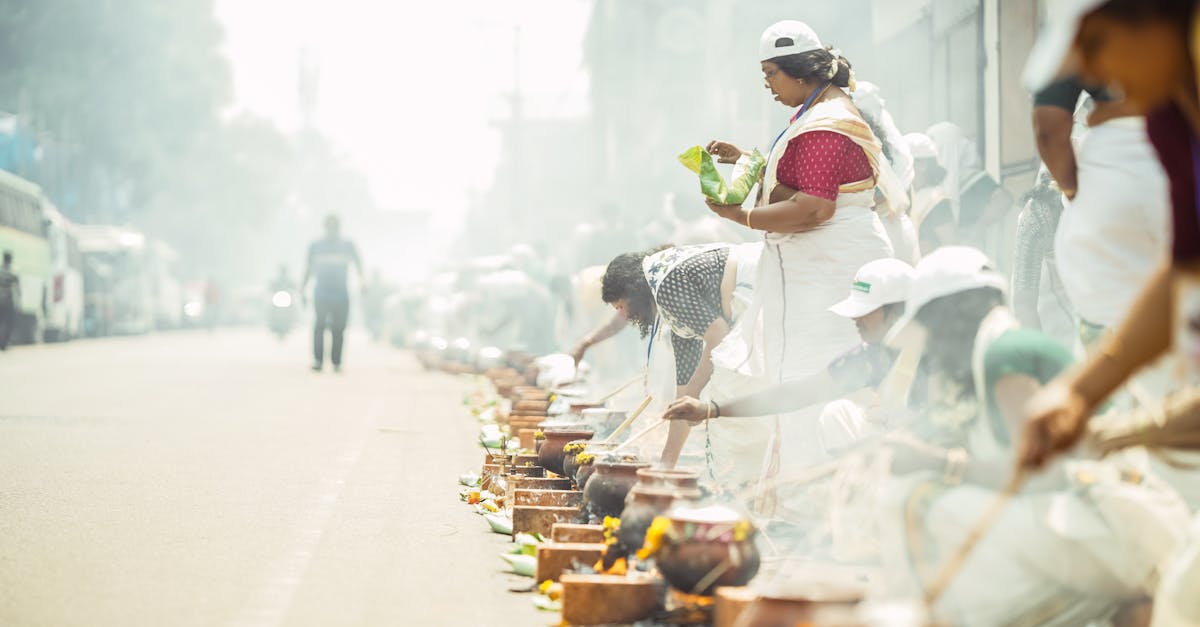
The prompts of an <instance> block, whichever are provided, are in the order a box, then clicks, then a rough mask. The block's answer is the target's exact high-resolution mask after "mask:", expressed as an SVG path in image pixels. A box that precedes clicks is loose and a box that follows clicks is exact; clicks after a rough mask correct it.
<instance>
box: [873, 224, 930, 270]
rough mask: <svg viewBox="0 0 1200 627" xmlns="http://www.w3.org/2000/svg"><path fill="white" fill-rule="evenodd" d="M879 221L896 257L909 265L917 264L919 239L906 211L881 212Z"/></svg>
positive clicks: (919, 258) (919, 247) (919, 251)
mask: <svg viewBox="0 0 1200 627" xmlns="http://www.w3.org/2000/svg"><path fill="white" fill-rule="evenodd" d="M879 222H880V223H882V224H883V230H884V231H886V232H887V236H888V240H889V241H890V242H891V243H892V250H893V252H894V254H895V255H896V259H899V260H900V261H903V262H904V263H907V264H909V265H911V266H915V265H917V262H919V261H920V260H921V241H920V237H919V236H918V235H917V227H916V225H915V224H913V221H912V218H910V217H908V214H907V213H891V214H888V215H882V214H881V215H880V216H879Z"/></svg>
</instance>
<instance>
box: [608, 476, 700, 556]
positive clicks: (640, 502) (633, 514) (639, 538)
mask: <svg viewBox="0 0 1200 627" xmlns="http://www.w3.org/2000/svg"><path fill="white" fill-rule="evenodd" d="M645 471H646V469H645V468H643V469H642V470H639V471H638V472H637V474H638V475H641V474H642V473H643V472H645ZM699 499H700V490H698V489H696V488H684V489H679V488H672V487H663V486H644V485H641V484H638V485H635V486H634V487H633V489H632V490H630V491H629V496H628V497H627V498H626V499H625V509H624V510H622V511H621V528H620V530H619V531H618V532H617V537H618V539H619V540H620V541H621V544H622V545H623V546H624V547H625V548H626V549H628V550H630V551H635V550H637V549H640V548H642V544H643V543H644V542H645V540H646V530H647V529H649V528H650V523H652V522H654V518H655V517H657V516H662V515H663V514H666V513H667V510H669V509H671V506H672V505H674V504H676V503H678V502H680V501H697V500H699Z"/></svg>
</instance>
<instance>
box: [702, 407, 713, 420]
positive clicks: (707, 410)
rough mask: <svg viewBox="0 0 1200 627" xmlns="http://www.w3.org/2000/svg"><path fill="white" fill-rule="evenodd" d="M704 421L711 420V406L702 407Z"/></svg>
mask: <svg viewBox="0 0 1200 627" xmlns="http://www.w3.org/2000/svg"><path fill="white" fill-rule="evenodd" d="M704 419H705V420H712V405H711V404H708V405H705V406H704Z"/></svg>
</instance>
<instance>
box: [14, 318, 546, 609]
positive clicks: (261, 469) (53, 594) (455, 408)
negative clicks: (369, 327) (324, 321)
mask: <svg viewBox="0 0 1200 627" xmlns="http://www.w3.org/2000/svg"><path fill="white" fill-rule="evenodd" d="M347 352H348V357H347V364H346V365H347V368H346V371H345V372H344V373H342V374H340V375H335V374H332V373H324V374H316V373H312V372H310V371H308V370H307V362H306V357H305V354H306V353H305V346H304V339H303V338H302V337H301V334H296V335H295V336H294V337H292V338H290V339H289V340H288V341H287V342H286V343H280V342H278V341H276V340H275V339H274V338H272V337H270V336H268V335H267V334H266V333H265V332H264V333H257V332H252V331H229V332H217V333H206V332H194V333H193V332H185V333H177V334H160V335H154V336H147V337H139V338H116V339H102V340H89V341H82V342H76V343H71V344H64V345H48V346H36V347H18V348H16V349H10V351H9V352H7V353H0V625H6V626H23V625H47V626H55V627H63V626H71V625H88V626H93V625H121V626H135V625H153V626H156V627H157V626H163V625H206V626H207V625H217V626H231V627H275V626H279V625H313V626H318V625H320V626H327V625H504V626H506V627H511V626H513V625H545V624H548V623H551V622H553V618H554V617H552V616H548V615H546V614H539V613H538V612H537V611H536V610H534V609H533V608H532V605H531V602H530V600H529V597H528V595H516V594H509V593H508V592H506V589H507V588H508V587H509V586H511V585H517V584H523V583H527V582H529V581H531V580H528V579H520V578H518V577H515V576H513V575H510V574H505V573H503V572H502V566H503V564H502V563H501V562H500V560H499V559H498V558H497V557H496V554H497V553H498V552H499V551H500V550H502V549H503V548H504V546H505V538H504V537H503V536H498V535H494V534H490V533H488V532H487V531H486V525H485V524H484V522H483V520H482V519H481V518H480V517H478V516H476V515H475V514H473V513H471V512H470V511H469V510H468V508H467V507H466V506H464V505H462V504H461V503H459V502H458V500H457V489H456V486H455V481H456V478H457V476H458V474H459V473H460V472H461V471H463V470H467V469H471V468H476V469H477V468H478V466H479V463H480V462H481V457H482V455H481V454H480V452H479V451H478V449H477V447H475V446H474V445H473V443H472V438H473V437H474V434H475V429H476V428H475V425H474V424H472V421H471V420H469V419H468V418H466V417H465V416H464V412H463V411H462V409H461V406H460V404H459V403H460V401H461V397H462V394H463V392H464V391H465V390H466V389H467V386H466V384H465V383H464V382H462V381H460V380H456V379H454V378H452V377H448V376H446V375H441V374H429V373H424V372H422V371H421V370H420V368H419V367H418V366H417V365H416V364H415V362H414V361H413V360H412V359H411V358H410V357H409V356H408V355H406V354H405V353H403V352H400V351H395V350H391V349H387V348H384V347H377V346H371V345H369V344H368V342H367V341H366V340H365V339H362V338H352V339H351V340H350V341H349V342H348V347H347Z"/></svg>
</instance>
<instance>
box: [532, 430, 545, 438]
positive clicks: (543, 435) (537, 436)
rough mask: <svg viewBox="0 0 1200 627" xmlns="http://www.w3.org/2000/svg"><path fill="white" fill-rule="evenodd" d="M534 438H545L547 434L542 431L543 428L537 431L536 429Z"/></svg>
mask: <svg viewBox="0 0 1200 627" xmlns="http://www.w3.org/2000/svg"><path fill="white" fill-rule="evenodd" d="M533 439H535V440H545V439H546V434H545V433H542V430H541V429H538V430H537V431H534V432H533Z"/></svg>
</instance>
